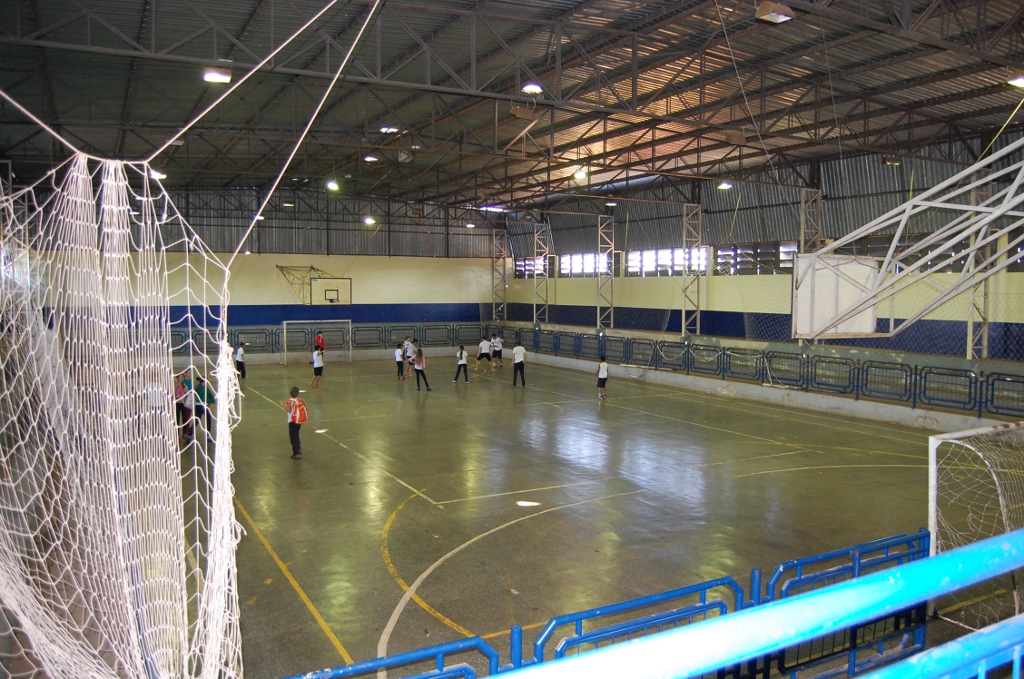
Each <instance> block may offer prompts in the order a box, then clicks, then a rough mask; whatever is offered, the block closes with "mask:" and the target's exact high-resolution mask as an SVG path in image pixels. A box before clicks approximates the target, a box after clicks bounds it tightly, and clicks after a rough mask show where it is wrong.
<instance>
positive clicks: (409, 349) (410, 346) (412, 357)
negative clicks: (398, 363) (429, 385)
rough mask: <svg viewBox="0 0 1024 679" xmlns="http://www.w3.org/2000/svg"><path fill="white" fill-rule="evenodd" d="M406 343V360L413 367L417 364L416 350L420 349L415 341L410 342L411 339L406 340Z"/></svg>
mask: <svg viewBox="0 0 1024 679" xmlns="http://www.w3.org/2000/svg"><path fill="white" fill-rule="evenodd" d="M405 341H406V345H405V360H407V361H408V362H409V365H410V366H411V365H413V364H414V363H416V349H418V348H419V347H417V346H416V340H415V339H412V340H410V339H409V338H406V340H405Z"/></svg>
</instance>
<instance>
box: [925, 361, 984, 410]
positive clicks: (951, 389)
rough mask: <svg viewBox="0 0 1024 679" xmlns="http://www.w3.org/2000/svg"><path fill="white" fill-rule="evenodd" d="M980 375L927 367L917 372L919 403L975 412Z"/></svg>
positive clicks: (968, 371) (966, 371) (964, 371)
mask: <svg viewBox="0 0 1024 679" xmlns="http://www.w3.org/2000/svg"><path fill="white" fill-rule="evenodd" d="M977 399H978V375H977V374H976V373H974V372H973V371H970V370H956V369H953V368H931V367H925V368H921V369H919V370H918V371H917V402H918V403H923V404H925V405H932V406H944V407H947V408H960V409H963V410H974V409H975V408H977V403H978V401H977Z"/></svg>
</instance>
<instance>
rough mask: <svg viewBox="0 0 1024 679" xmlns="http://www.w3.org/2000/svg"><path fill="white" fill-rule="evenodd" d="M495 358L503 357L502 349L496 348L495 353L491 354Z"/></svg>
mask: <svg viewBox="0 0 1024 679" xmlns="http://www.w3.org/2000/svg"><path fill="white" fill-rule="evenodd" d="M491 356H493V357H494V358H501V349H495V350H494V353H492V354H491Z"/></svg>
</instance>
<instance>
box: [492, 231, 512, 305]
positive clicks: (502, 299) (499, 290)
mask: <svg viewBox="0 0 1024 679" xmlns="http://www.w3.org/2000/svg"><path fill="white" fill-rule="evenodd" d="M493 234H494V235H493V237H492V239H491V243H492V247H491V320H493V321H501V322H504V321H506V320H508V317H507V312H506V308H507V304H508V299H507V295H508V259H509V257H508V254H509V253H508V232H507V231H506V230H505V229H502V228H495V229H494V231H493Z"/></svg>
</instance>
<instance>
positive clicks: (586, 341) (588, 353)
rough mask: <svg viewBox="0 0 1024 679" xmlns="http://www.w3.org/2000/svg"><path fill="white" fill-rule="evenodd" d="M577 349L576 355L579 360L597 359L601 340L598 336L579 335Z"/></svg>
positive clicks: (599, 353)
mask: <svg viewBox="0 0 1024 679" xmlns="http://www.w3.org/2000/svg"><path fill="white" fill-rule="evenodd" d="M579 347H580V349H579V352H578V355H579V356H580V357H581V358H597V357H598V356H600V355H601V338H600V337H599V336H598V335H591V334H585V335H580V336H579Z"/></svg>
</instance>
